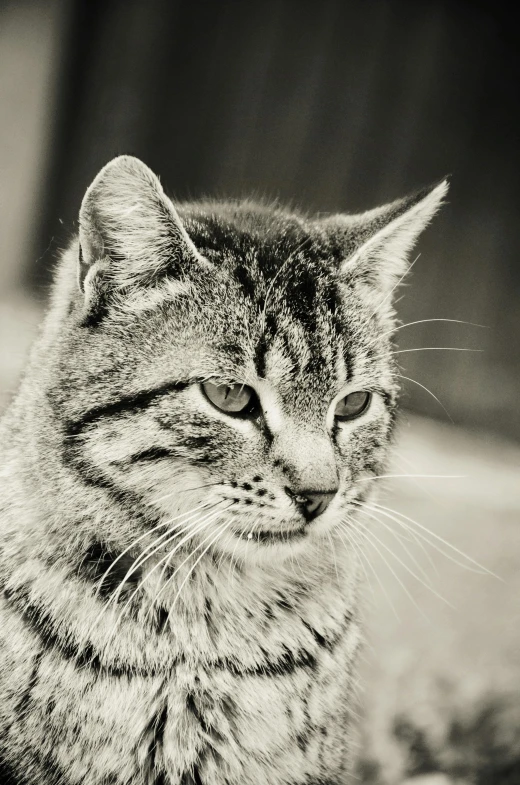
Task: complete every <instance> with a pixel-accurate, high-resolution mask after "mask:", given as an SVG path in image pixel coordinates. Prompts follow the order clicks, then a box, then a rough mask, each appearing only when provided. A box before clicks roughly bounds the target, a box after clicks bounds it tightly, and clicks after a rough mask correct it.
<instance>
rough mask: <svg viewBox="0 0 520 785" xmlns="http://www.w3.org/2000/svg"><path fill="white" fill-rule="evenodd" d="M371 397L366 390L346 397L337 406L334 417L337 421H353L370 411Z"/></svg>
mask: <svg viewBox="0 0 520 785" xmlns="http://www.w3.org/2000/svg"><path fill="white" fill-rule="evenodd" d="M371 397H372V396H371V395H370V393H369V392H366V391H365V390H360V391H359V392H353V393H349V395H345V397H344V398H342V399H341V400H340V401H338V403H337V405H336V411H335V412H334V415H335V417H336V419H337V420H353V419H354V418H355V417H359V416H360V415H361V414H363V412H365V411H366V410H367V409H368V406H369V404H370V400H371Z"/></svg>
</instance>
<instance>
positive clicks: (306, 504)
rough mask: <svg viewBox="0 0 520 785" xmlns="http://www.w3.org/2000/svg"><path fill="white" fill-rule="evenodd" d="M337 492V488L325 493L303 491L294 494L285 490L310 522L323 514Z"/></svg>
mask: <svg viewBox="0 0 520 785" xmlns="http://www.w3.org/2000/svg"><path fill="white" fill-rule="evenodd" d="M337 490H338V489H337V488H333V489H331V490H327V491H315V490H303V491H298V493H295V492H294V491H292V490H291V489H289V488H286V492H287V494H288V495H289V496H290V497H291V498H292V499H293V501H294V503H295V504H296V505H297V506H298V507H299V509H300V511H301V513H302V514H303V515H304V517H305V519H306V520H308V521H312V520H313V519H314V518H317V517H318V515H321V514H322V513H324V512H325V510H326V509H327V507H328V506H329V504H330V503H331V501H332V499H333V498H334V496H335V495H336V493H337Z"/></svg>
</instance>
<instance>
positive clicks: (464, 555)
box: [374, 502, 503, 582]
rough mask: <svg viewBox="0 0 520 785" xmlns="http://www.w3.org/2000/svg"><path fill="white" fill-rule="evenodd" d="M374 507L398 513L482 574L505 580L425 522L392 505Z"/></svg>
mask: <svg viewBox="0 0 520 785" xmlns="http://www.w3.org/2000/svg"><path fill="white" fill-rule="evenodd" d="M374 507H375V509H376V512H377V511H382V512H386V513H387V515H388V517H392V515H391V513H393V514H394V515H397V516H399V517H400V518H403V519H404V520H406V521H408V522H409V523H411V524H413V526H417V527H418V528H419V529H420V530H421V531H423V532H425V533H426V534H428V535H429V536H430V537H433V538H434V539H435V540H438V541H439V542H441V543H442V544H443V545H445V546H446V547H447V548H449V549H450V550H452V551H454V552H455V553H457V554H458V555H459V556H462V558H463V559H465V560H467V561H469V562H470V563H471V564H473V565H474V566H475V567H478V572H479V573H480V574H482V572H484V573H486V574H487V575H491V576H493V578H497V580H499V581H502V582H503V578H501V577H500V576H499V575H496V574H495V573H494V572H492V571H491V570H489V569H488V568H487V567H484V566H483V565H482V564H479V562H478V561H475V559H472V558H471V556H468V554H467V553H464V551H461V550H460V549H459V548H457V547H456V546H455V545H452V544H451V542H449V541H448V540H445V539H444V538H443V537H441V536H440V535H439V534H436V533H435V532H433V531H431V529H428V528H427V527H426V526H424V525H423V524H421V523H419V522H418V521H414V520H413V518H409V517H408V516H407V515H404V513H402V512H398V511H397V510H393V509H391V508H390V507H385V506H383V505H382V504H378V503H377V504H376V503H375V502H374ZM397 522H398V523H399V521H397ZM426 542H428V540H426ZM429 544H430V545H434V543H431V542H430V543H429ZM438 550H439V553H442V554H443V555H444V556H446V558H452V557H451V556H450V555H449V554H447V553H446V552H445V551H443V550H441V549H438ZM452 560H453V559H452ZM455 563H456V564H459V566H461V567H465V568H466V569H470V568H469V567H468V565H467V564H466V565H464V564H461V563H460V562H457V561H456V562H455Z"/></svg>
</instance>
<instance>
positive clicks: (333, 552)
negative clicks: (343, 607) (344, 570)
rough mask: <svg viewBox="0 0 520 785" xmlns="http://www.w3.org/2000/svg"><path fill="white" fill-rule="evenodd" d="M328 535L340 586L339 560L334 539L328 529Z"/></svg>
mask: <svg viewBox="0 0 520 785" xmlns="http://www.w3.org/2000/svg"><path fill="white" fill-rule="evenodd" d="M327 537H328V539H329V542H330V549H331V552H332V558H333V559H334V569H335V570H336V580H337V581H338V586H339V583H340V580H339V572H338V562H337V561H336V552H335V550H334V543H333V541H332V537H331V534H330V531H327Z"/></svg>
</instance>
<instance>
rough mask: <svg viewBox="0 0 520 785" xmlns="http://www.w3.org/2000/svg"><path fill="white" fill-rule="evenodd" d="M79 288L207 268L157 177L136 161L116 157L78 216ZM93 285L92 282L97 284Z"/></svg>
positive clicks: (124, 286)
mask: <svg viewBox="0 0 520 785" xmlns="http://www.w3.org/2000/svg"><path fill="white" fill-rule="evenodd" d="M79 243H80V260H79V285H80V288H81V289H82V291H85V290H89V289H95V288H96V286H98V287H99V286H100V285H101V284H100V282H101V281H102V282H103V286H105V287H108V289H113V290H116V291H121V290H129V289H131V288H134V287H135V286H146V285H149V284H153V283H154V282H155V281H157V280H158V279H159V278H160V277H161V275H164V274H165V272H167V271H168V272H169V273H171V274H173V275H180V274H182V273H183V272H184V271H186V270H189V268H190V267H192V266H193V265H197V266H199V267H200V266H201V265H202V266H209V263H208V262H207V261H206V260H205V259H203V258H202V257H201V255H200V254H199V253H198V251H197V249H196V248H195V245H194V244H193V242H192V240H191V239H190V237H189V236H188V233H187V232H186V230H185V228H184V226H183V225H182V222H181V219H180V217H179V215H178V213H177V211H176V210H175V208H174V206H173V204H172V202H171V201H170V199H168V197H167V196H166V195H165V193H164V191H163V189H162V186H161V183H160V182H159V178H158V177H156V175H155V174H154V173H153V172H152V171H151V170H150V169H149V168H148V167H147V166H146V165H145V164H144V163H143V162H142V161H140V160H139V159H138V158H134V157H132V156H129V155H121V156H119V157H118V158H114V159H113V160H112V161H110V162H109V163H108V164H107V165H106V166H105V167H103V169H102V170H101V171H100V172H99V174H98V175H97V177H96V178H95V180H94V182H93V183H92V184H91V186H90V187H89V188H88V190H87V192H86V194H85V197H84V199H83V202H82V205H81V210H80V216H79ZM96 282H97V283H96Z"/></svg>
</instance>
